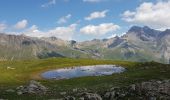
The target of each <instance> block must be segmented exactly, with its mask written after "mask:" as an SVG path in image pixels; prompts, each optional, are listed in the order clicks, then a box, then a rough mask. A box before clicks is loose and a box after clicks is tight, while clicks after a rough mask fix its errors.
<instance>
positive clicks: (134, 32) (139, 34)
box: [0, 26, 170, 63]
mask: <svg viewBox="0 0 170 100" xmlns="http://www.w3.org/2000/svg"><path fill="white" fill-rule="evenodd" d="M0 47H1V49H0V51H1V53H0V59H7V60H9V59H12V60H13V59H38V58H41V59H42V58H48V57H70V58H95V59H113V60H128V61H140V62H143V61H156V62H161V63H170V30H169V29H167V30H165V31H158V30H154V29H151V28H149V27H148V26H144V27H139V26H132V27H131V28H130V29H129V30H128V31H127V33H126V34H125V35H123V36H121V37H118V36H116V37H113V38H110V39H93V40H89V41H83V42H77V41H75V40H70V41H67V40H62V39H59V38H57V37H42V38H34V37H28V36H25V35H7V34H2V33H1V34H0Z"/></svg>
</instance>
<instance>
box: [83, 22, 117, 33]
mask: <svg viewBox="0 0 170 100" xmlns="http://www.w3.org/2000/svg"><path fill="white" fill-rule="evenodd" d="M117 29H120V26H119V25H115V24H113V23H103V24H100V25H98V26H95V25H87V26H85V27H83V28H81V29H80V32H81V33H83V34H88V35H104V34H107V33H110V32H114V31H116V30H117Z"/></svg>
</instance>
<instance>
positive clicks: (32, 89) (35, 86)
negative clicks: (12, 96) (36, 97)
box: [16, 80, 47, 95]
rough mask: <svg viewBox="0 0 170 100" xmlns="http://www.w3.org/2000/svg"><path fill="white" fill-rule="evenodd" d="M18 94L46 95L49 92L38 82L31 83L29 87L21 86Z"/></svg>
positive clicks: (18, 88)
mask: <svg viewBox="0 0 170 100" xmlns="http://www.w3.org/2000/svg"><path fill="white" fill-rule="evenodd" d="M16 90H17V94H18V95H22V94H40V95H41V94H45V93H46V92H47V88H46V87H45V86H43V85H42V84H41V83H39V82H37V81H34V80H32V81H30V83H29V84H28V85H27V86H19V87H17V89H16Z"/></svg>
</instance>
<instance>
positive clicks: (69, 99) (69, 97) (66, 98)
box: [64, 96, 76, 100]
mask: <svg viewBox="0 0 170 100" xmlns="http://www.w3.org/2000/svg"><path fill="white" fill-rule="evenodd" d="M64 100H76V98H75V97H73V96H67V97H65V99H64Z"/></svg>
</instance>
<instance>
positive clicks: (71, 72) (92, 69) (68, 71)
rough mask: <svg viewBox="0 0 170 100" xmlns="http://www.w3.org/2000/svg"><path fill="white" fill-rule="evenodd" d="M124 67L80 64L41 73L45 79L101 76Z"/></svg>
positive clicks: (120, 70)
mask: <svg viewBox="0 0 170 100" xmlns="http://www.w3.org/2000/svg"><path fill="white" fill-rule="evenodd" d="M124 71H125V68H123V67H121V66H116V65H94V66H81V67H72V68H62V69H57V70H52V71H47V72H45V73H43V74H42V77H43V78H45V79H56V80H59V79H70V78H76V77H83V76H102V75H112V74H113V73H121V72H124Z"/></svg>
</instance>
